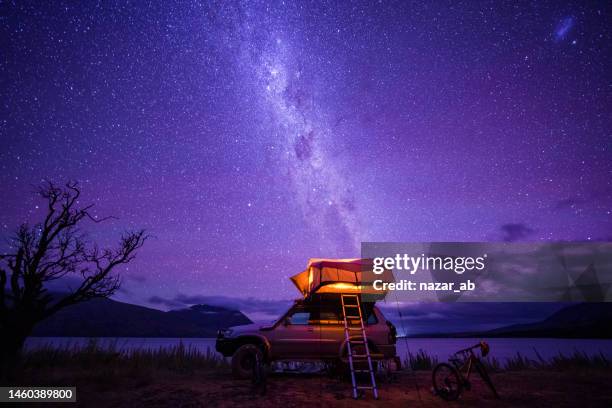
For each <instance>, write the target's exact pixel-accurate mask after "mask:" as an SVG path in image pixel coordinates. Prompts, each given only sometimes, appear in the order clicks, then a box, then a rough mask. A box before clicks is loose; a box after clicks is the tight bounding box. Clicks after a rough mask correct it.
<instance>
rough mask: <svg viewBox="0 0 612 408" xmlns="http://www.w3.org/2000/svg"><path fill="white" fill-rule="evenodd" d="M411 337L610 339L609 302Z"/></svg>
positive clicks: (611, 319)
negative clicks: (481, 327)
mask: <svg viewBox="0 0 612 408" xmlns="http://www.w3.org/2000/svg"><path fill="white" fill-rule="evenodd" d="M410 337H481V338H492V337H533V338H536V337H549V338H590V339H610V338H612V303H579V304H573V305H570V306H567V307H565V308H563V309H561V310H559V311H557V312H555V313H553V314H552V315H551V316H549V317H547V318H546V319H543V320H540V321H537V322H533V323H526V324H513V325H510V326H503V327H500V328H497V329H493V330H488V331H479V332H474V331H469V332H453V333H444V332H439V333H427V334H418V335H415V336H410Z"/></svg>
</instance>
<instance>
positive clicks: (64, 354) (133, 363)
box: [22, 339, 612, 378]
mask: <svg viewBox="0 0 612 408" xmlns="http://www.w3.org/2000/svg"><path fill="white" fill-rule="evenodd" d="M534 352H535V355H536V358H535V359H534V358H528V357H527V356H525V355H523V354H521V353H517V354H516V355H515V356H513V357H512V358H509V359H506V360H503V361H500V360H498V359H496V358H495V357H486V358H483V359H481V361H482V362H483V364H484V365H485V367H486V368H487V370H489V371H490V372H501V371H520V370H573V369H584V368H586V369H610V368H612V363H611V362H610V360H609V359H608V358H606V356H604V355H603V354H602V353H599V354H594V355H589V354H586V353H584V352H580V351H578V350H575V351H574V352H573V353H572V354H570V355H564V354H559V355H556V356H554V357H552V358H549V359H545V358H543V357H542V356H541V355H540V354H539V353H538V351H537V350H535V349H534ZM439 362H441V361H438V358H437V357H435V356H432V355H431V354H428V353H427V352H426V351H425V350H422V349H419V350H418V351H417V352H416V353H412V352H409V353H408V355H407V356H406V357H405V358H404V360H403V366H404V367H410V368H411V369H412V370H419V371H430V370H432V369H433V368H434V367H435V366H436V365H437V364H438V363H439ZM22 368H23V369H24V370H30V371H37V370H41V369H58V370H66V369H68V370H71V369H72V370H76V371H80V370H84V371H88V372H92V373H94V374H95V375H98V376H100V377H105V376H116V375H120V376H121V375H133V376H143V377H145V378H146V377H147V375H150V374H151V373H153V372H158V371H164V370H165V371H171V372H175V373H180V374H193V373H195V372H202V371H209V372H219V371H226V372H227V371H228V370H229V360H228V359H226V358H224V357H222V356H221V355H219V354H218V353H217V352H215V351H214V350H211V349H210V348H207V349H206V351H200V350H198V349H196V348H194V347H191V346H189V347H185V346H184V345H183V343H179V344H178V345H177V346H174V347H163V348H162V347H160V348H158V349H132V350H121V349H119V348H118V347H117V344H116V343H110V344H106V345H105V346H102V345H101V344H100V343H99V342H98V341H97V340H95V339H93V340H91V341H90V342H89V343H88V344H87V345H86V346H85V347H82V346H81V347H79V346H76V345H73V346H70V345H68V346H64V347H59V348H58V347H56V346H53V345H51V344H48V345H45V346H42V347H40V348H37V349H35V350H29V351H26V352H25V353H24V355H23V358H22Z"/></svg>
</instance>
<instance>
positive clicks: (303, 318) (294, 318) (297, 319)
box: [289, 311, 310, 324]
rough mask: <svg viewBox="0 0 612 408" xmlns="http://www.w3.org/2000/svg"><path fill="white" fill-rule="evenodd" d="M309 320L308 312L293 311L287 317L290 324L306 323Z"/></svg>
mask: <svg viewBox="0 0 612 408" xmlns="http://www.w3.org/2000/svg"><path fill="white" fill-rule="evenodd" d="M309 320H310V312H304V311H302V312H295V313H294V314H292V315H291V317H289V322H290V323H291V324H308V323H309Z"/></svg>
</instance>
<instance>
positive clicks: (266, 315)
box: [148, 293, 293, 321]
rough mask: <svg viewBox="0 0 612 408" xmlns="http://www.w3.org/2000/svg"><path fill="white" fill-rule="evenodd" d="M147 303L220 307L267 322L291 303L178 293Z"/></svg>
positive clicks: (172, 305) (171, 305) (290, 301)
mask: <svg viewBox="0 0 612 408" xmlns="http://www.w3.org/2000/svg"><path fill="white" fill-rule="evenodd" d="M148 302H149V303H151V304H154V305H158V306H164V307H166V308H169V309H179V308H185V307H189V306H192V305H197V304H206V305H210V306H221V307H226V308H228V309H234V310H240V311H241V312H242V313H244V314H245V315H247V316H248V317H249V318H250V319H251V320H253V321H269V320H274V319H276V318H278V317H279V316H280V315H281V314H283V313H284V312H285V311H287V309H288V308H289V306H291V304H292V303H293V301H292V300H263V299H256V298H252V297H250V298H234V297H228V296H203V295H186V294H182V293H179V294H178V295H176V296H175V297H174V298H164V297H161V296H151V297H150V298H149V299H148Z"/></svg>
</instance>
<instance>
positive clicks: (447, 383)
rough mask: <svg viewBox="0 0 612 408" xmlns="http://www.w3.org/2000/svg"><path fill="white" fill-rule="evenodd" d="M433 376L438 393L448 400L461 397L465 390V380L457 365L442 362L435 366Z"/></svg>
mask: <svg viewBox="0 0 612 408" xmlns="http://www.w3.org/2000/svg"><path fill="white" fill-rule="evenodd" d="M431 377H432V382H433V388H434V391H435V393H436V395H438V396H439V397H440V398H442V399H443V400H446V401H454V400H456V399H457V398H459V395H461V391H462V390H463V381H462V380H461V376H460V374H459V372H458V371H457V369H456V368H455V367H453V366H451V365H450V364H447V363H440V364H438V365H437V366H436V367H435V368H434V370H433V372H432V375H431Z"/></svg>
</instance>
